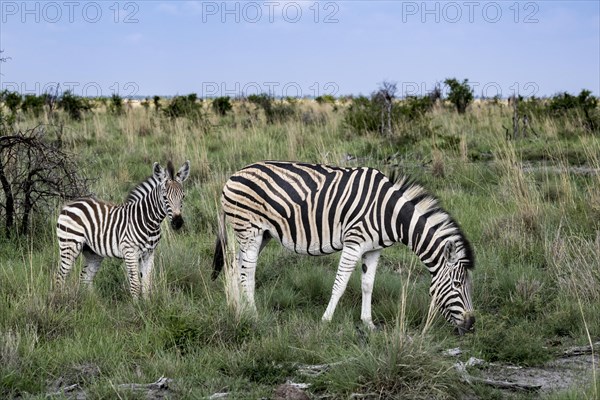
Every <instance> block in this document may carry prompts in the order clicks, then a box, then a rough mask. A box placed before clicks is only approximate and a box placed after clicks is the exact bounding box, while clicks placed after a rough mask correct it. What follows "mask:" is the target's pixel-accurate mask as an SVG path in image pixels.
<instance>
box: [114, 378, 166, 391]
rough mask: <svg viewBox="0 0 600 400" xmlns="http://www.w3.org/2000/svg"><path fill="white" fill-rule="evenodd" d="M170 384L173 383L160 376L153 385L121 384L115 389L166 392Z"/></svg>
mask: <svg viewBox="0 0 600 400" xmlns="http://www.w3.org/2000/svg"><path fill="white" fill-rule="evenodd" d="M171 382H173V379H170V378H165V377H164V376H161V377H160V378H158V380H157V381H156V382H153V383H146V384H144V383H122V384H120V385H117V387H118V388H120V389H130V390H166V389H168V388H169V384H170V383H171Z"/></svg>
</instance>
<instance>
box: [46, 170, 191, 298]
mask: <svg viewBox="0 0 600 400" xmlns="http://www.w3.org/2000/svg"><path fill="white" fill-rule="evenodd" d="M152 171H153V174H152V176H150V177H149V178H148V179H146V180H145V181H144V182H142V183H140V184H139V185H138V186H137V187H135V188H134V189H133V190H132V191H131V193H130V194H129V196H128V197H127V200H126V201H125V203H123V204H121V205H114V204H110V203H107V202H104V201H101V200H97V199H95V198H83V199H78V200H75V201H73V202H70V203H69V204H66V205H65V206H64V207H63V208H62V210H61V212H60V215H59V216H58V223H57V225H56V233H57V236H58V245H59V249H60V268H59V269H58V272H57V274H56V282H57V284H58V285H59V286H62V285H63V283H64V280H65V278H66V276H67V274H68V273H69V272H70V271H71V269H72V268H73V264H74V262H75V260H76V259H77V257H78V256H79V254H80V253H82V252H83V256H84V258H85V260H84V261H85V262H84V267H83V270H82V271H81V281H82V282H83V283H85V284H87V285H90V284H91V283H92V280H93V279H94V276H95V275H96V272H98V269H99V268H100V264H101V263H102V260H103V259H104V258H105V257H116V258H123V259H125V264H126V266H127V275H128V278H129V290H130V292H131V295H132V296H133V297H134V298H137V297H138V296H139V294H140V275H141V281H142V286H141V292H142V294H143V295H144V296H147V295H148V293H149V290H150V284H151V278H152V267H153V262H154V249H155V248H156V246H157V245H158V242H159V240H160V236H161V230H160V225H161V223H162V221H163V220H164V219H165V217H166V216H168V217H169V220H170V221H171V226H172V227H173V229H175V230H177V229H179V228H181V226H182V225H183V218H182V216H181V210H182V205H183V198H184V197H185V194H184V192H183V185H182V183H183V181H185V180H186V179H187V178H188V175H189V172H190V162H189V161H186V162H185V163H184V164H183V166H182V167H181V168H180V169H179V171H178V172H177V174H175V170H174V167H173V163H171V161H169V162H168V163H167V169H166V170H165V169H163V168H162V167H161V166H160V165H159V164H158V163H156V162H155V163H154V165H153V167H152Z"/></svg>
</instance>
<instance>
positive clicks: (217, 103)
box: [211, 96, 233, 117]
mask: <svg viewBox="0 0 600 400" xmlns="http://www.w3.org/2000/svg"><path fill="white" fill-rule="evenodd" d="M211 106H212V109H213V111H214V112H215V113H216V114H217V115H220V116H222V117H224V116H225V115H226V114H227V113H228V112H229V111H231V110H232V109H233V106H232V105H231V101H230V99H229V96H224V97H217V98H216V99H214V100H213V101H212V104H211Z"/></svg>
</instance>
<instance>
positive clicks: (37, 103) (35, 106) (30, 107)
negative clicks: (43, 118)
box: [21, 94, 46, 118]
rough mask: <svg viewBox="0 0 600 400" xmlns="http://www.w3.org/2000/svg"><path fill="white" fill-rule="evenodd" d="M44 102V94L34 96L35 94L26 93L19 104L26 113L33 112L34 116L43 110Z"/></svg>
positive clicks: (37, 115)
mask: <svg viewBox="0 0 600 400" xmlns="http://www.w3.org/2000/svg"><path fill="white" fill-rule="evenodd" d="M45 104H46V96H45V95H42V96H36V95H35V94H27V95H25V98H24V99H23V104H21V109H22V110H23V112H24V113H26V114H29V113H31V114H33V115H34V116H35V117H36V118H37V117H39V116H40V115H41V114H42V113H43V112H44V105H45Z"/></svg>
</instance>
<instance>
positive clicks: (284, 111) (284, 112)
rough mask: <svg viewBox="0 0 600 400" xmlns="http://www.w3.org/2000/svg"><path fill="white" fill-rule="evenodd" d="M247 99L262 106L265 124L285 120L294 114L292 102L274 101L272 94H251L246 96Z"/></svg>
mask: <svg viewBox="0 0 600 400" xmlns="http://www.w3.org/2000/svg"><path fill="white" fill-rule="evenodd" d="M248 101H249V102H250V103H253V104H255V105H257V106H258V107H260V108H262V110H263V111H264V112H265V117H266V119H267V124H274V123H276V122H280V123H281V122H286V121H287V120H289V119H290V118H291V117H292V116H294V115H295V114H296V109H295V107H294V105H293V104H290V103H289V102H288V103H287V104H286V103H283V102H281V101H279V102H276V101H275V99H274V98H273V97H272V96H270V95H268V94H266V93H261V94H252V95H250V96H248Z"/></svg>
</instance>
